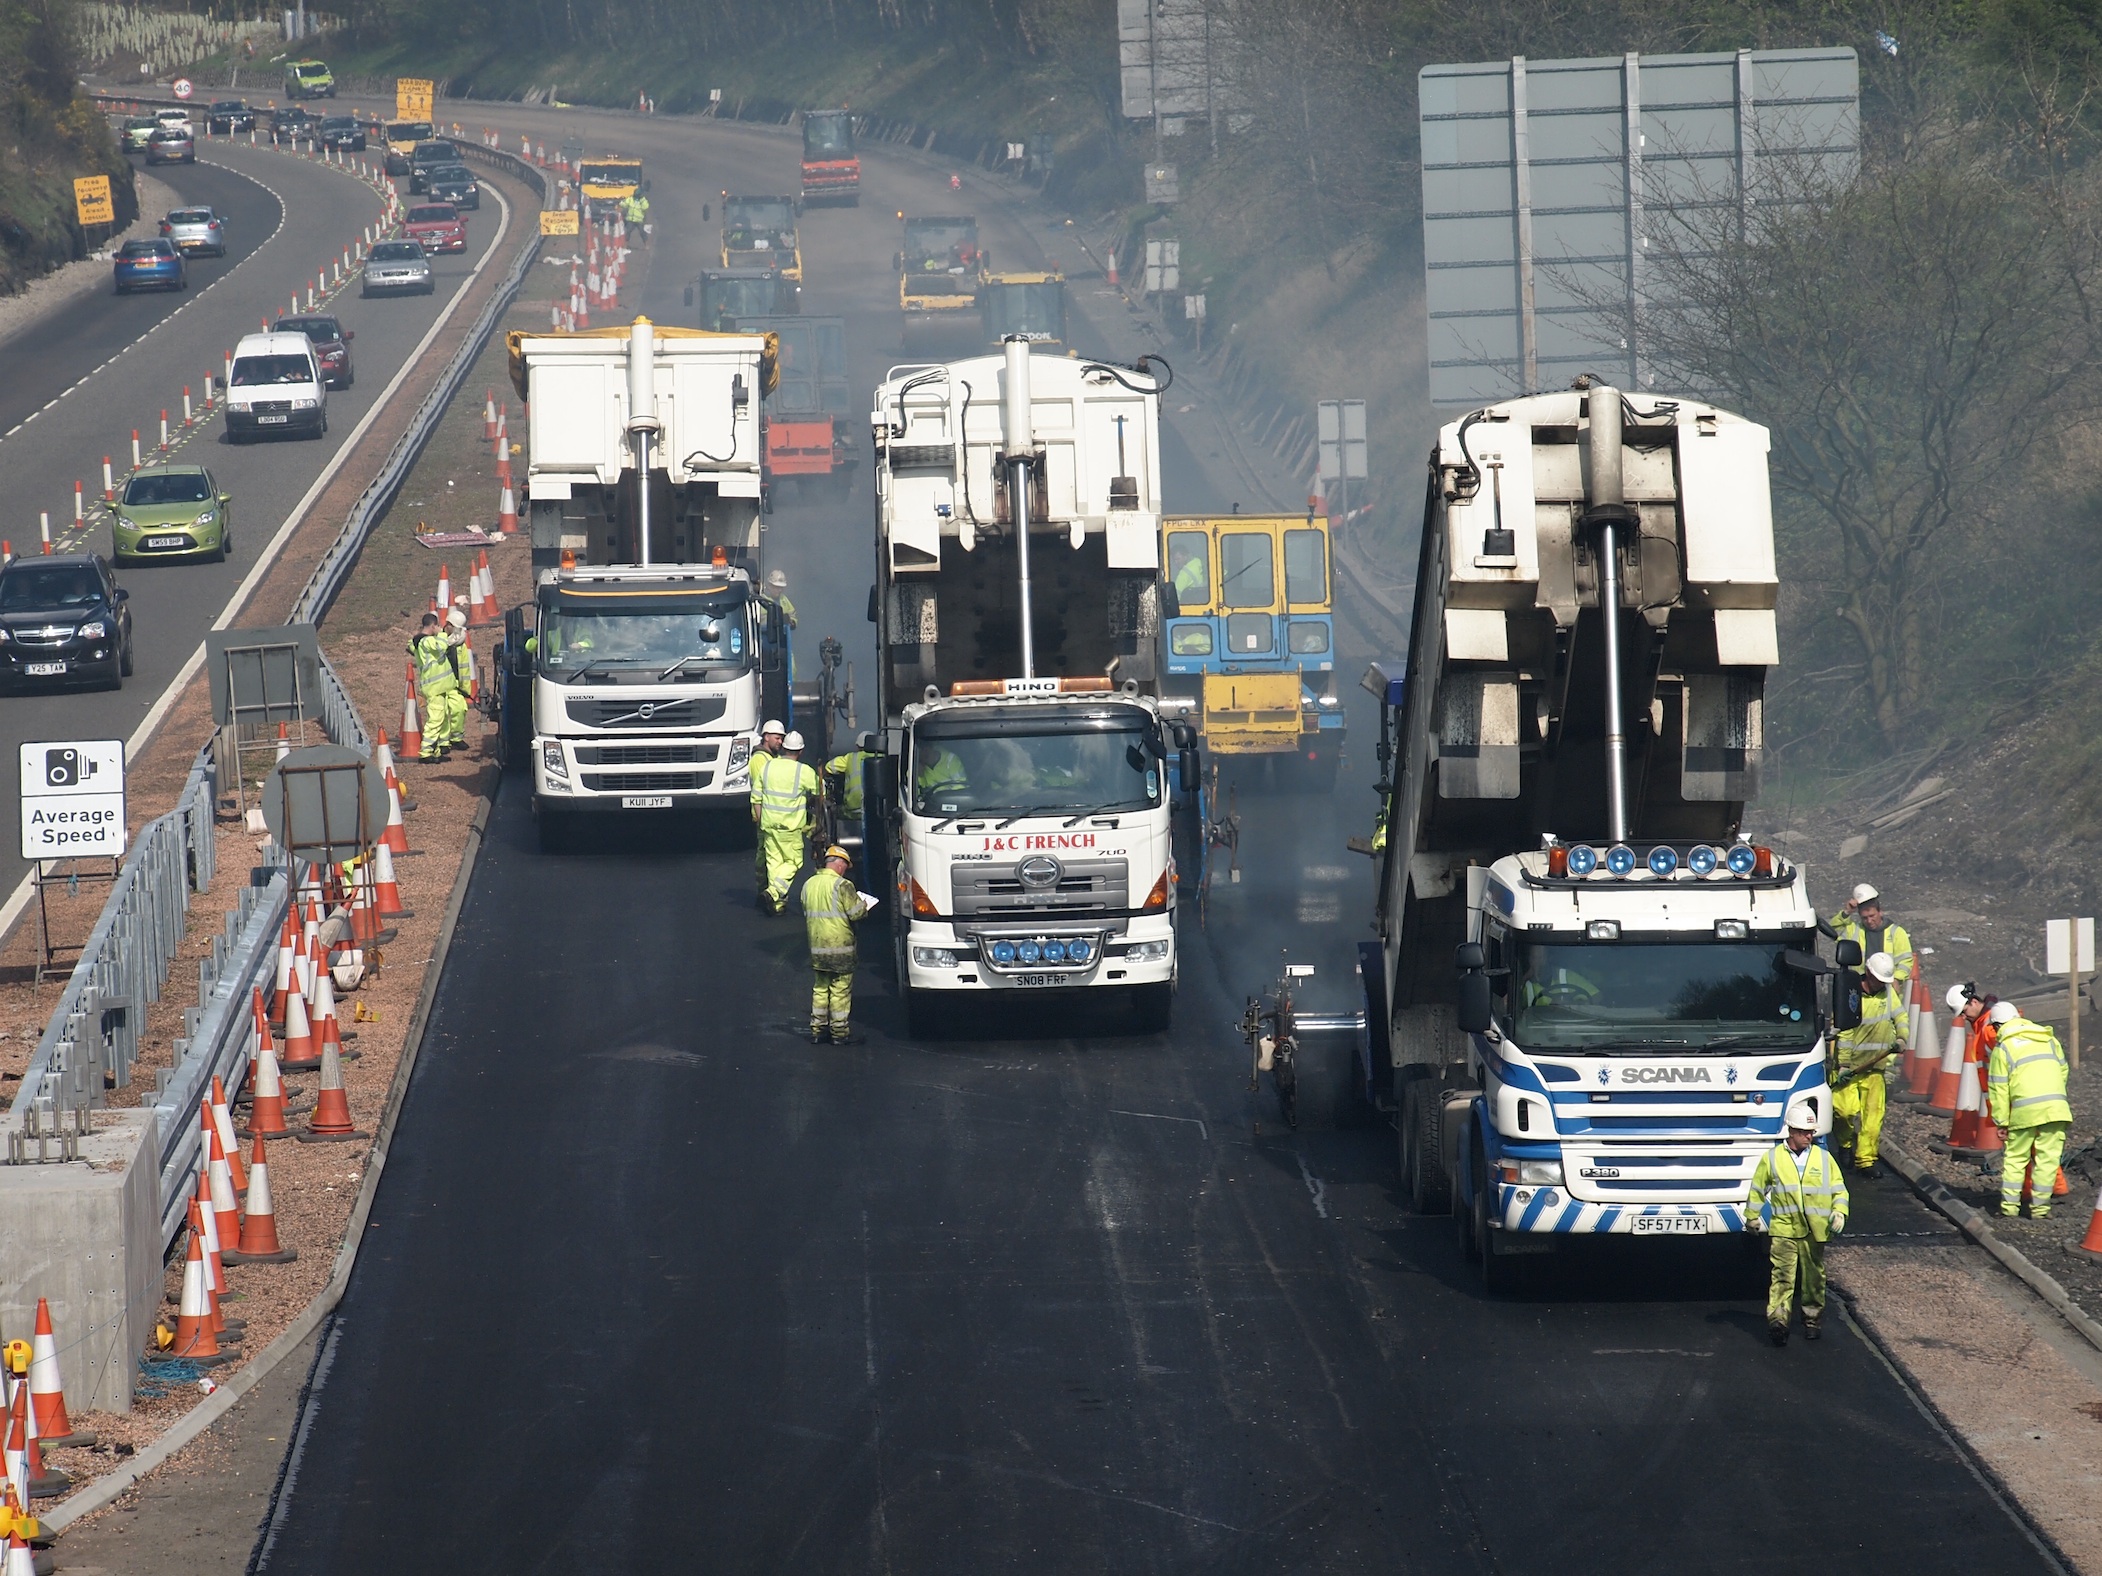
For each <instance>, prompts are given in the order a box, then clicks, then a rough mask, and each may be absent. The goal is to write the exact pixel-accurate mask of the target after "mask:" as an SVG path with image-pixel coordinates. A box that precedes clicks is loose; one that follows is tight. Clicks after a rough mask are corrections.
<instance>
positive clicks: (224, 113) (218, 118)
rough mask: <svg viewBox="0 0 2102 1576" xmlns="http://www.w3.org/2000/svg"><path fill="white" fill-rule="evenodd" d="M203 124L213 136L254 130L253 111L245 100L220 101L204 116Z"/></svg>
mask: <svg viewBox="0 0 2102 1576" xmlns="http://www.w3.org/2000/svg"><path fill="white" fill-rule="evenodd" d="M205 124H206V125H208V126H209V127H211V129H212V132H213V134H214V135H228V136H230V135H232V134H233V133H234V132H237V131H254V130H255V111H254V110H253V109H251V108H249V106H248V102H247V100H245V99H221V100H219V102H218V103H216V104H214V105H213V106H212V108H211V112H210V113H209V114H208V115H206V116H205Z"/></svg>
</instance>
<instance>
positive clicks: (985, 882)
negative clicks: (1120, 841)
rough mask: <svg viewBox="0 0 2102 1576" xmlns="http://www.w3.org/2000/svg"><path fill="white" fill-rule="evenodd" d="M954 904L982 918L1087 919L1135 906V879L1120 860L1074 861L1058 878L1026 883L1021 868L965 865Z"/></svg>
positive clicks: (957, 870) (957, 872)
mask: <svg viewBox="0 0 2102 1576" xmlns="http://www.w3.org/2000/svg"><path fill="white" fill-rule="evenodd" d="M950 880H951V886H950V891H951V893H952V894H953V895H952V900H951V906H952V910H953V912H954V913H955V914H956V915H957V916H958V917H959V918H961V917H963V916H965V915H970V916H972V917H974V918H978V919H1008V918H1013V919H1084V918H1086V917H1088V916H1090V915H1094V914H1106V913H1112V912H1116V911H1119V910H1122V909H1126V908H1129V907H1130V906H1131V877H1130V872H1129V867H1128V864H1127V862H1126V861H1125V860H1122V859H1073V860H1068V861H1066V862H1065V864H1064V867H1063V869H1062V870H1061V871H1060V873H1059V877H1058V880H1057V881H1056V882H1055V883H1053V884H1050V885H1044V886H1037V885H1032V884H1030V883H1027V882H1024V881H1023V880H1022V876H1021V867H1020V866H1019V865H961V866H954V867H952V870H951V877H950Z"/></svg>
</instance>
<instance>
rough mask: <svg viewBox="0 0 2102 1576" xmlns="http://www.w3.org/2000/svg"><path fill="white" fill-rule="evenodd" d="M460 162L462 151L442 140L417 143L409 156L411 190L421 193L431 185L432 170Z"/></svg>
mask: <svg viewBox="0 0 2102 1576" xmlns="http://www.w3.org/2000/svg"><path fill="white" fill-rule="evenodd" d="M459 162H460V150H459V149H458V148H456V147H454V146H453V145H452V144H451V143H450V142H447V141H445V140H444V139H442V138H440V139H438V140H436V141H432V142H419V143H417V144H416V148H415V151H414V152H412V153H411V154H410V155H409V190H410V191H411V192H421V191H422V190H423V189H424V187H425V186H426V185H428V184H429V182H430V178H431V171H432V170H435V169H440V168H443V167H444V166H446V165H449V164H458V163H459Z"/></svg>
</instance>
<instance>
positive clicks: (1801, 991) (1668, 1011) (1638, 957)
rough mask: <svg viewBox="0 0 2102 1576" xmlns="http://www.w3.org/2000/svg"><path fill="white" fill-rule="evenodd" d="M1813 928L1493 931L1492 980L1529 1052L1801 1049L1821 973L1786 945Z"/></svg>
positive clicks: (1809, 940) (1805, 943)
mask: <svg viewBox="0 0 2102 1576" xmlns="http://www.w3.org/2000/svg"><path fill="white" fill-rule="evenodd" d="M1816 939H1817V938H1816V936H1815V934H1814V933H1813V932H1811V931H1808V930H1804V931H1801V932H1799V933H1795V934H1790V935H1783V936H1772V937H1760V938H1758V939H1755V940H1748V941H1718V940H1716V939H1715V938H1714V937H1713V936H1711V935H1696V936H1688V937H1668V938H1666V937H1658V938H1650V937H1625V936H1624V937H1623V938H1622V939H1621V940H1619V941H1576V940H1574V939H1561V938H1557V939H1555V940H1552V941H1548V940H1534V939H1530V938H1528V937H1526V936H1523V935H1520V936H1509V937H1503V936H1497V935H1494V934H1492V935H1491V937H1490V938H1489V947H1488V949H1487V950H1488V951H1489V952H1490V953H1491V954H1492V956H1491V957H1490V959H1489V962H1490V965H1491V975H1490V988H1491V989H1492V991H1494V992H1495V993H1496V995H1497V997H1498V1001H1497V1004H1496V1005H1497V1016H1498V1017H1499V1019H1501V1021H1502V1023H1503V1026H1504V1029H1505V1032H1506V1033H1508V1034H1509V1035H1510V1036H1511V1038H1512V1039H1513V1040H1514V1041H1515V1042H1516V1043H1517V1044H1519V1045H1522V1046H1524V1047H1525V1048H1526V1049H1527V1050H1528V1051H1543V1050H1546V1051H1555V1050H1563V1051H1606V1050H1633V1049H1643V1048H1648V1047H1656V1048H1660V1049H1669V1050H1673V1051H1681V1050H1684V1051H1708V1050H1722V1049H1726V1048H1737V1047H1742V1048H1745V1049H1758V1048H1770V1049H1790V1050H1794V1049H1801V1048H1803V1047H1806V1046H1809V1045H1811V1044H1814V1043H1815V1042H1816V1040H1817V1035H1818V1021H1817V989H1816V986H1817V982H1816V980H1815V979H1814V978H1813V977H1812V976H1810V975H1809V974H1806V973H1803V972H1801V971H1800V970H1797V969H1792V968H1790V967H1788V965H1787V963H1786V962H1785V961H1784V954H1785V952H1786V951H1787V950H1788V949H1790V948H1793V949H1795V950H1797V951H1801V952H1810V951H1812V950H1813V949H1814V946H1815V943H1816ZM1500 970H1508V972H1507V973H1506V972H1499V971H1500Z"/></svg>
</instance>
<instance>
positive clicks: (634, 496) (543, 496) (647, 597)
mask: <svg viewBox="0 0 2102 1576" xmlns="http://www.w3.org/2000/svg"><path fill="white" fill-rule="evenodd" d="M509 345H510V354H511V375H512V381H513V383H514V384H516V386H517V388H518V391H519V393H520V394H521V395H523V396H524V397H525V399H526V401H527V408H528V410H529V412H530V417H529V430H528V433H527V441H528V453H527V465H526V488H525V490H526V503H527V509H528V514H529V519H530V528H531V533H532V550H533V567H534V581H535V586H534V600H533V602H532V604H531V605H530V606H527V607H523V608H514V609H512V610H511V611H510V612H509V613H508V614H507V615H506V623H505V634H504V643H503V649H502V652H501V655H500V659H499V661H498V663H497V671H498V675H499V682H498V698H497V703H498V707H499V721H500V724H501V732H500V738H501V739H502V741H503V743H502V749H503V753H504V756H505V759H506V762H507V764H509V763H511V762H514V761H516V762H520V764H528V765H529V767H530V770H531V772H532V776H533V807H534V813H535V815H536V817H537V818H538V820H539V823H540V829H541V838H542V842H543V844H546V845H548V846H551V847H552V846H557V845H559V843H560V842H561V839H562V832H563V830H564V829H565V828H566V826H567V825H568V823H569V822H570V821H571V819H572V818H573V817H575V816H577V815H580V814H585V813H592V812H599V813H604V812H613V813H621V812H630V813H632V812H643V811H665V810H691V809H698V808H708V807H725V808H736V809H738V810H740V811H741V810H742V809H743V807H744V806H745V804H746V803H747V801H748V799H749V797H750V792H751V785H750V778H749V775H748V771H747V763H748V761H749V760H750V757H751V752H752V750H753V749H754V748H755V747H756V744H757V741H758V727H759V724H760V722H761V721H762V720H763V719H764V718H765V717H766V716H768V715H786V714H787V712H788V711H789V710H790V707H791V696H790V694H789V685H788V682H787V680H788V675H789V673H790V671H791V668H790V655H789V650H788V639H789V634H788V628H787V622H786V620H785V619H783V618H781V617H780V616H779V614H778V610H777V609H776V607H775V606H774V604H773V603H772V602H771V601H769V600H768V599H767V598H766V597H765V596H764V595H762V594H761V593H760V591H759V590H758V589H757V583H758V578H759V573H760V563H759V544H760V520H761V517H760V505H761V499H760V457H761V454H762V452H763V450H764V435H763V433H762V430H761V410H760V401H761V399H762V398H763V397H764V395H765V394H766V393H767V392H768V391H769V389H770V388H771V387H772V384H773V381H774V379H775V377H776V375H777V374H776V368H775V348H774V343H773V340H772V337H771V336H770V335H763V334H711V333H704V332H700V331H698V330H694V329H679V328H659V327H657V326H655V325H654V324H652V323H651V322H650V321H649V320H648V319H647V318H637V319H636V320H635V322H633V323H632V324H630V325H628V326H626V327H622V328H608V329H595V330H592V331H590V332H588V333H577V334H539V333H521V332H514V333H512V334H511V335H510V336H509ZM521 757H522V758H523V759H522V761H521Z"/></svg>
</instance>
